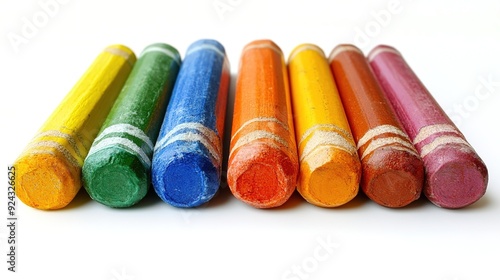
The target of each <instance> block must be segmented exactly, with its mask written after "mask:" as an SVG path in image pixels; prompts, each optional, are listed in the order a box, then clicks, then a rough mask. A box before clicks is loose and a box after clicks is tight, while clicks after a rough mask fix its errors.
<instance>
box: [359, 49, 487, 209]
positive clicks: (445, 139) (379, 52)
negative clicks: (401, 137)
mask: <svg viewBox="0 0 500 280" xmlns="http://www.w3.org/2000/svg"><path fill="white" fill-rule="evenodd" d="M369 60H370V64H371V66H372V68H373V71H374V73H375V75H376V76H377V78H378V80H379V82H380V84H381V86H382V87H383V89H384V90H385V93H386V95H387V97H388V99H389V100H390V102H391V103H392V105H393V107H394V108H395V111H396V113H397V114H398V116H399V118H400V120H401V122H402V123H403V125H404V126H405V128H406V131H407V132H408V134H409V136H410V138H411V140H412V141H413V143H414V144H415V147H416V148H417V150H418V152H419V153H420V156H421V157H422V159H423V160H424V164H425V169H426V183H425V186H424V194H425V195H426V196H427V198H428V199H429V200H430V201H431V202H432V203H434V204H435V205H437V206H440V207H445V208H461V207H465V206H467V205H470V204H472V203H474V202H475V201H477V200H478V199H479V198H481V197H482V196H483V195H484V193H485V192H486V186H487V184H488V170H487V169H486V166H485V164H484V162H483V161H482V160H481V158H480V157H479V156H478V155H477V154H476V152H475V151H474V149H473V148H472V147H471V145H470V144H469V143H468V142H467V141H466V140H465V138H464V136H463V135H462V133H461V132H460V131H459V130H458V128H457V127H456V126H455V125H454V124H453V122H452V121H451V120H450V119H449V118H448V116H447V115H446V113H445V112H444V111H443V109H441V107H440V106H439V104H438V103H437V102H436V100H435V99H434V98H433V97H432V95H431V94H430V93H429V91H428V90H427V89H426V88H425V86H424V85H423V84H422V82H421V81H420V80H419V79H418V77H417V76H416V75H415V73H414V72H413V71H412V70H411V68H410V67H409V66H408V64H407V63H406V62H405V60H404V59H403V57H402V56H401V54H400V53H399V52H398V51H397V50H396V49H394V48H392V47H389V46H378V47H376V48H375V49H373V50H372V51H371V53H370V54H369Z"/></svg>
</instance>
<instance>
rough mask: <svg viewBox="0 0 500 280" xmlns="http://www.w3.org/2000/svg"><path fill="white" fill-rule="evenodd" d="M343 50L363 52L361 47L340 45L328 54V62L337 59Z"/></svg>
mask: <svg viewBox="0 0 500 280" xmlns="http://www.w3.org/2000/svg"><path fill="white" fill-rule="evenodd" d="M342 52H357V53H360V54H363V53H362V52H361V50H360V49H358V48H357V47H355V46H352V45H339V46H337V47H336V48H334V49H333V50H332V52H331V53H330V55H329V56H328V63H332V60H333V59H335V57H336V56H337V55H339V54H340V53H342Z"/></svg>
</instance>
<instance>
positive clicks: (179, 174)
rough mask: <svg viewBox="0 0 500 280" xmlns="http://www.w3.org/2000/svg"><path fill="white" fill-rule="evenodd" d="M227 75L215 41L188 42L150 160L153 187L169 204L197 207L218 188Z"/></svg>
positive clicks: (227, 72) (228, 75)
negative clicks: (151, 160)
mask: <svg viewBox="0 0 500 280" xmlns="http://www.w3.org/2000/svg"><path fill="white" fill-rule="evenodd" d="M229 78H230V73H229V63H228V60H227V57H226V54H225V50H224V47H223V46H222V45H221V44H220V43H219V42H217V41H214V40H199V41H196V42H194V43H193V44H191V46H189V48H188V50H187V53H186V57H185V58H184V61H183V63H182V66H181V69H180V70H179V74H178V76H177V81H176V83H175V86H174V90H173V92H172V96H171V99H170V103H169V104H168V108H167V113H166V115H165V118H164V120H163V124H162V126H161V130H160V134H159V136H158V140H157V142H156V145H155V148H154V154H153V163H152V181H153V187H154V189H155V191H156V193H157V194H158V196H160V198H161V199H162V200H163V201H165V202H167V203H169V204H171V205H173V206H176V207H196V206H199V205H201V204H203V203H205V202H207V201H209V200H210V199H211V198H212V197H213V196H214V195H215V193H216V192H217V190H218V189H219V185H220V178H221V167H222V139H223V131H224V118H225V114H226V105H227V96H228V89H229Z"/></svg>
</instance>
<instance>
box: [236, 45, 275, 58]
mask: <svg viewBox="0 0 500 280" xmlns="http://www.w3.org/2000/svg"><path fill="white" fill-rule="evenodd" d="M251 49H271V50H273V51H274V52H275V53H277V54H279V55H280V56H283V52H282V51H281V50H280V49H279V48H278V47H276V46H275V45H274V44H269V43H260V44H252V45H250V46H246V47H245V48H244V49H243V51H242V55H243V53H245V52H246V51H248V50H251Z"/></svg>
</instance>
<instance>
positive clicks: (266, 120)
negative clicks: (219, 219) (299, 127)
mask: <svg viewBox="0 0 500 280" xmlns="http://www.w3.org/2000/svg"><path fill="white" fill-rule="evenodd" d="M297 176H298V157H297V147H296V142H295V132H294V127H293V117H292V107H291V100H290V92H289V84H288V76H287V69H286V64H285V60H284V57H283V53H282V52H281V49H280V48H279V47H278V46H277V45H276V44H275V43H274V42H272V41H270V40H258V41H253V42H251V43H250V44H248V45H246V46H245V47H244V49H243V53H242V56H241V60H240V69H239V76H238V81H237V84H236V93H235V101H234V114H233V126H232V131H231V146H230V153H229V159H228V171H227V182H228V185H229V187H230V190H231V192H232V193H233V194H234V195H235V196H236V197H237V198H238V199H240V200H242V201H243V202H246V203H247V204H250V205H252V206H254V207H258V208H270V207H277V206H280V205H282V204H283V203H285V202H286V201H287V200H288V198H290V196H291V195H292V193H293V192H294V190H295V187H296V184H297Z"/></svg>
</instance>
